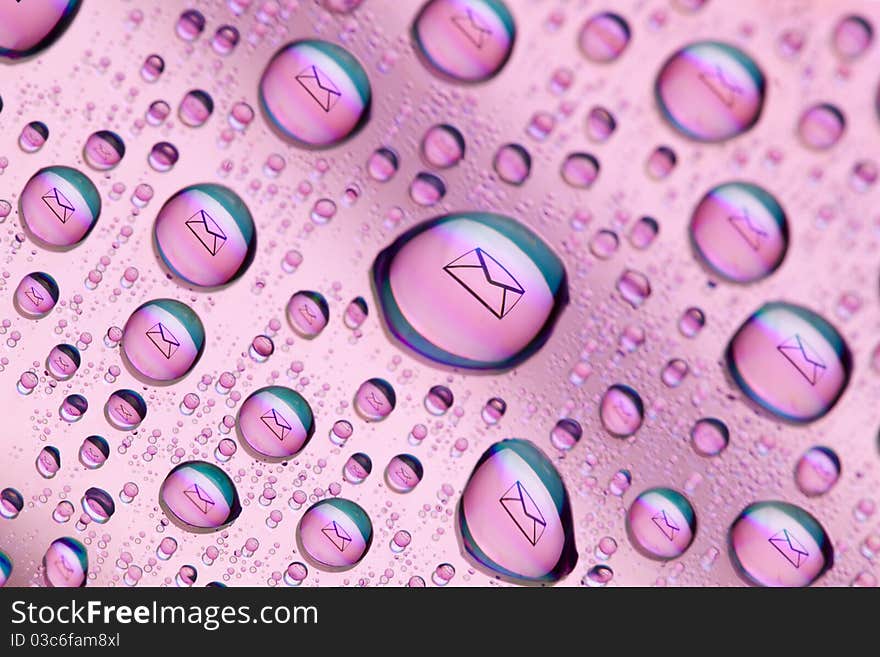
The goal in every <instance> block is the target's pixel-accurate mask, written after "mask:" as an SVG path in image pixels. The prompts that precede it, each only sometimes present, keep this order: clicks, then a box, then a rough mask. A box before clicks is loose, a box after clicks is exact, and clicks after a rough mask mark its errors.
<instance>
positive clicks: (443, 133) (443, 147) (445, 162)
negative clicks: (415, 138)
mask: <svg viewBox="0 0 880 657" xmlns="http://www.w3.org/2000/svg"><path fill="white" fill-rule="evenodd" d="M421 152H422V159H424V160H425V162H426V163H427V164H429V165H430V166H432V167H435V168H437V169H448V168H450V167H454V166H455V165H456V164H458V163H459V162H461V160H462V159H464V153H465V144H464V135H462V134H461V131H460V130H459V129H458V128H456V127H455V126H452V125H449V124H448V123H441V124H438V125H435V126H432V127H431V128H429V129H428V131H427V132H425V136H424V137H423V138H422V145H421Z"/></svg>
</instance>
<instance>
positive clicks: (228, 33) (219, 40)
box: [211, 25, 241, 55]
mask: <svg viewBox="0 0 880 657" xmlns="http://www.w3.org/2000/svg"><path fill="white" fill-rule="evenodd" d="M240 39H241V36H240V35H239V33H238V30H237V29H236V28H235V27H234V26H232V25H221V26H220V27H218V28H217V31H216V32H215V33H214V38H213V39H211V47H212V48H213V49H214V52H216V53H217V54H218V55H228V54H229V53H231V52H232V51H233V50H235V47H236V46H237V45H238V42H239V40H240Z"/></svg>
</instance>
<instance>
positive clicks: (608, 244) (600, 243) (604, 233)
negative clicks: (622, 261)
mask: <svg viewBox="0 0 880 657" xmlns="http://www.w3.org/2000/svg"><path fill="white" fill-rule="evenodd" d="M619 246H620V239H619V238H618V237H617V233H615V232H614V231H613V230H600V231H599V232H597V233H596V234H595V235H594V236H593V239H592V240H590V252H591V253H592V254H593V255H594V256H596V257H597V258H599V259H600V260H607V259H608V258H610V257H611V256H613V255H614V254H615V253H617V248H618V247H619Z"/></svg>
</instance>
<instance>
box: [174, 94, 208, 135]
mask: <svg viewBox="0 0 880 657" xmlns="http://www.w3.org/2000/svg"><path fill="white" fill-rule="evenodd" d="M213 113H214V99H213V98H211V95H210V94H209V93H208V92H207V91H203V90H202V89H192V90H191V91H188V92H187V93H186V95H185V96H184V97H183V100H181V101H180V107H178V108H177V116H178V117H180V122H181V123H183V125H185V126H189V127H190V128H198V127H200V126H202V125H204V124H205V123H206V122H207V121H208V119H210V118H211V114H213Z"/></svg>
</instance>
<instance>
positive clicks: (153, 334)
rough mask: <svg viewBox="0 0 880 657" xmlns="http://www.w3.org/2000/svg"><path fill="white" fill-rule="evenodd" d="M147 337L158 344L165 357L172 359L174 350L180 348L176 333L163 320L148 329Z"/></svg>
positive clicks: (157, 346) (157, 347)
mask: <svg viewBox="0 0 880 657" xmlns="http://www.w3.org/2000/svg"><path fill="white" fill-rule="evenodd" d="M147 337H148V338H149V339H150V342H152V343H153V344H154V345H156V349H158V350H159V351H161V352H162V355H163V356H165V358H169V359H170V358H171V357H172V356H173V355H174V352H176V351H177V350H178V349H179V348H180V342H178V341H177V338H175V337H174V334H173V333H172V332H171V331H169V330H168V327H167V326H165V325H164V324H163V323H162V322H159V323H158V324H156V325H155V326H153V327H152V328H151V329H150V330H149V331H147Z"/></svg>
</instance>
